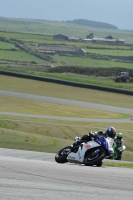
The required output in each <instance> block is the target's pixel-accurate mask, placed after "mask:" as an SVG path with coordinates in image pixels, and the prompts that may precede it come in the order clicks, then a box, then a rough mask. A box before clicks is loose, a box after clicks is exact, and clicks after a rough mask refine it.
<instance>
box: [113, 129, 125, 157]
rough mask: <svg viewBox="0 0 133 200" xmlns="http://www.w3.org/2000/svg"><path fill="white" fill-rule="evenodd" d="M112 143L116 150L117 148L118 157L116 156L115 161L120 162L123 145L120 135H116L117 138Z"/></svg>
mask: <svg viewBox="0 0 133 200" xmlns="http://www.w3.org/2000/svg"><path fill="white" fill-rule="evenodd" d="M114 142H115V143H116V148H117V152H118V156H117V158H116V160H121V156H122V151H121V150H122V149H123V144H124V140H123V135H122V133H118V134H117V136H116V137H115V139H114Z"/></svg>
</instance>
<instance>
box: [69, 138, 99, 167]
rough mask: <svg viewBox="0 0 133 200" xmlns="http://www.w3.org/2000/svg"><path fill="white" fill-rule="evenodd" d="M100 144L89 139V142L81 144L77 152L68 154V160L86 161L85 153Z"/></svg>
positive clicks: (74, 161)
mask: <svg viewBox="0 0 133 200" xmlns="http://www.w3.org/2000/svg"><path fill="white" fill-rule="evenodd" d="M99 146H100V145H99V144H98V143H97V142H95V141H89V142H87V143H82V144H81V145H80V146H79V148H78V151H77V152H76V153H74V152H71V153H69V154H68V156H67V160H68V162H70V163H71V162H72V163H79V164H82V163H83V161H84V155H85V153H86V151H88V150H89V149H92V148H95V147H99Z"/></svg>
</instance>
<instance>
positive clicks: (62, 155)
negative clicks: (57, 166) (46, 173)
mask: <svg viewBox="0 0 133 200" xmlns="http://www.w3.org/2000/svg"><path fill="white" fill-rule="evenodd" d="M70 151H71V147H70V146H67V147H65V148H63V149H61V150H60V151H59V152H58V153H57V154H56V155H55V161H56V162H57V163H66V162H68V161H67V159H66V158H67V156H68V153H69V152H70Z"/></svg>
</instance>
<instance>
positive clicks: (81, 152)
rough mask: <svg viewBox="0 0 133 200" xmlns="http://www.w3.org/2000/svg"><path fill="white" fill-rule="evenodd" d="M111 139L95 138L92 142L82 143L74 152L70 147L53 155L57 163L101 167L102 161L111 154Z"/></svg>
mask: <svg viewBox="0 0 133 200" xmlns="http://www.w3.org/2000/svg"><path fill="white" fill-rule="evenodd" d="M113 142H114V141H113V139H112V138H109V137H107V138H105V137H95V138H94V139H93V140H91V141H88V142H83V143H81V144H80V145H79V146H78V149H77V150H76V151H75V150H74V149H73V148H72V147H71V146H67V147H65V148H63V149H61V150H60V151H59V152H58V153H57V154H56V155H55V161H56V162H57V163H66V162H69V163H76V164H84V165H85V166H93V165H96V166H98V167H100V166H102V160H103V159H104V158H105V157H106V156H107V155H108V153H109V154H113V153H114V151H113V148H112V145H113Z"/></svg>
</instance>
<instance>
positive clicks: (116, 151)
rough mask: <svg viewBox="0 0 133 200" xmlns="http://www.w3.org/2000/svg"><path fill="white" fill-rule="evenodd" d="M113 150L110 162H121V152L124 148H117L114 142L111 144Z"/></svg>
mask: <svg viewBox="0 0 133 200" xmlns="http://www.w3.org/2000/svg"><path fill="white" fill-rule="evenodd" d="M113 149H114V154H113V155H112V156H110V157H109V159H112V160H121V158H122V153H123V151H124V150H125V149H126V146H125V145H123V146H121V147H119V148H117V145H116V143H115V142H114V144H113Z"/></svg>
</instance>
